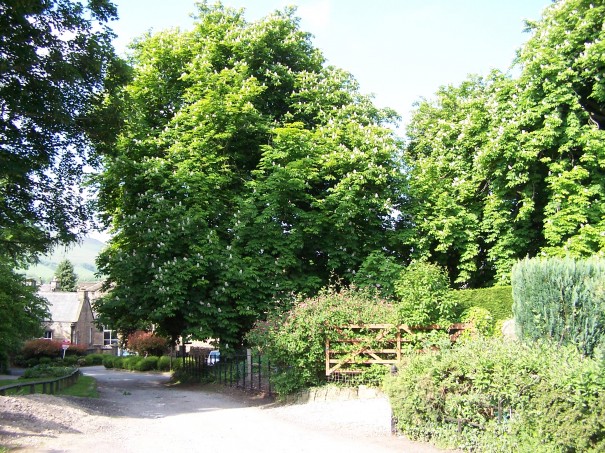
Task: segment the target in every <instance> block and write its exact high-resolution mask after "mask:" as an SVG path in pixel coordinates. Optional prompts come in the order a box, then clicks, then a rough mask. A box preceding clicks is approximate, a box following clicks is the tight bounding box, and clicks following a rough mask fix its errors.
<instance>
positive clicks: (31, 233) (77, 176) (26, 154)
mask: <svg viewBox="0 0 605 453" xmlns="http://www.w3.org/2000/svg"><path fill="white" fill-rule="evenodd" d="M115 18H116V9H115V6H114V5H113V4H111V3H110V2H109V0H94V1H90V2H89V3H88V5H87V6H84V5H83V4H82V3H81V2H76V1H69V0H51V1H43V0H30V1H12V2H3V3H2V4H1V5H0V111H1V115H0V248H1V249H2V252H1V254H2V255H6V256H7V257H9V258H10V259H12V260H13V261H22V260H23V259H25V258H31V257H32V256H34V255H35V254H37V253H43V252H47V251H48V250H49V248H51V247H52V246H53V245H56V244H57V243H60V242H63V243H67V242H70V241H72V240H73V239H74V238H75V237H76V235H77V234H78V232H79V231H81V230H82V229H83V228H84V226H85V224H86V222H87V220H88V215H87V214H88V213H87V210H86V207H85V203H84V200H83V197H82V194H81V191H80V185H79V183H80V181H81V178H82V174H83V166H84V165H85V164H86V163H90V157H91V149H92V148H91V145H92V143H93V142H101V141H103V140H107V139H109V135H108V133H107V132H105V130H106V129H107V126H108V125H109V124H110V121H107V122H103V124H101V122H100V121H99V119H100V118H101V115H103V117H104V118H105V119H107V120H109V117H108V116H107V115H105V113H107V112H105V113H103V112H104V111H105V109H104V107H103V99H104V97H103V91H104V81H105V79H106V76H107V75H108V74H109V73H110V72H111V71H110V68H111V67H112V66H115V64H116V61H117V60H115V56H114V52H113V47H112V43H111V39H112V37H113V35H112V33H111V32H110V30H109V29H108V28H107V23H108V22H109V21H110V20H112V19H115ZM102 131H103V132H102Z"/></svg>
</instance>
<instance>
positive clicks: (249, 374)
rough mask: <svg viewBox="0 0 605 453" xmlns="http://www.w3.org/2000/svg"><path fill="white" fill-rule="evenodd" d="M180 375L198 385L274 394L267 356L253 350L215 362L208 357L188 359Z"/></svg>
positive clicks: (221, 358) (227, 356)
mask: <svg viewBox="0 0 605 453" xmlns="http://www.w3.org/2000/svg"><path fill="white" fill-rule="evenodd" d="M181 372H184V373H185V374H187V375H188V376H189V377H191V378H193V379H195V380H198V381H204V380H205V381H213V382H216V383H219V384H223V385H227V386H229V387H236V388H240V389H243V390H246V391H250V392H255V393H267V394H269V395H270V394H272V388H271V364H270V363H269V360H268V359H267V357H266V356H263V355H262V354H260V353H258V352H255V351H252V350H251V349H247V350H245V351H238V352H235V353H231V354H229V355H227V354H223V355H221V357H220V359H219V360H218V361H216V362H214V361H212V360H211V361H209V360H208V356H207V355H202V356H199V357H187V358H186V359H185V360H184V363H183V365H182V367H181Z"/></svg>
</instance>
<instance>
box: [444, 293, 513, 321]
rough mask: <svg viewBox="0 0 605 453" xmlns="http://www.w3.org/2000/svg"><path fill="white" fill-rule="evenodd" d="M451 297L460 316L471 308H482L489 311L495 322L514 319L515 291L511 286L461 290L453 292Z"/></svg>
mask: <svg viewBox="0 0 605 453" xmlns="http://www.w3.org/2000/svg"><path fill="white" fill-rule="evenodd" d="M451 296H452V298H453V299H454V300H455V301H456V305H457V307H456V308H457V313H458V316H461V315H462V314H463V313H464V312H465V311H466V310H468V309H469V308H471V307H481V308H485V309H486V310H489V312H490V313H491V315H492V317H493V318H494V322H497V321H499V320H506V319H510V318H512V317H513V290H512V287H510V286H494V287H493V288H478V289H460V290H455V291H452V293H451Z"/></svg>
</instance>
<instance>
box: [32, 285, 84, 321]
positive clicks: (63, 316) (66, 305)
mask: <svg viewBox="0 0 605 453" xmlns="http://www.w3.org/2000/svg"><path fill="white" fill-rule="evenodd" d="M38 294H39V295H40V296H42V297H44V298H45V299H46V300H48V302H49V305H48V311H49V312H50V320H51V321H53V322H77V321H78V318H79V317H80V311H81V310H82V301H81V300H80V298H79V297H78V293H64V292H59V291H57V292H40V293H38Z"/></svg>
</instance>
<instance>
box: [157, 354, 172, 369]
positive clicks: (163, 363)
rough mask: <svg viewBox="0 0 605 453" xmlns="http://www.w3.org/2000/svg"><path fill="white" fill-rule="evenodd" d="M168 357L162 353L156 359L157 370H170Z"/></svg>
mask: <svg viewBox="0 0 605 453" xmlns="http://www.w3.org/2000/svg"><path fill="white" fill-rule="evenodd" d="M170 362H171V360H170V357H168V356H167V355H163V356H162V357H160V359H159V360H158V370H160V371H170Z"/></svg>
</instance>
